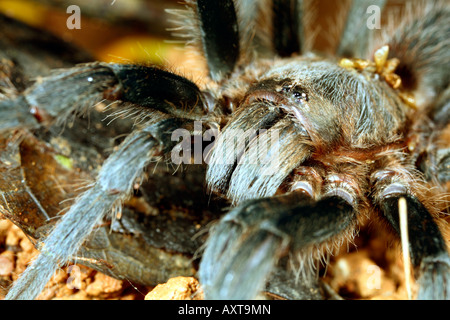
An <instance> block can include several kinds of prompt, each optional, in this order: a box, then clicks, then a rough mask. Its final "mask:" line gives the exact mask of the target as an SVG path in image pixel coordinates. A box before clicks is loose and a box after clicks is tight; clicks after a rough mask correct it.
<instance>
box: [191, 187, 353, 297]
mask: <svg viewBox="0 0 450 320" xmlns="http://www.w3.org/2000/svg"><path fill="white" fill-rule="evenodd" d="M356 215H357V214H356V211H355V210H354V209H353V206H352V205H351V204H349V203H348V202H347V201H346V200H344V199H343V198H340V197H339V196H325V197H323V198H322V199H320V200H319V201H317V202H315V201H313V199H312V198H311V197H310V196H309V195H308V194H307V193H306V192H303V191H293V192H291V193H287V194H284V195H280V196H274V197H269V198H260V199H254V200H248V201H245V202H243V203H241V204H240V205H239V206H237V207H236V208H235V209H233V210H232V211H230V212H229V213H228V214H227V215H226V216H225V217H224V218H223V219H222V220H221V221H220V222H219V224H218V225H217V226H215V227H214V229H213V231H212V233H211V235H210V239H209V240H208V243H207V247H206V250H205V253H204V255H203V259H202V262H201V264H200V271H199V277H200V282H201V283H202V285H203V288H204V292H205V298H206V299H252V298H254V297H255V296H256V295H257V294H258V293H259V292H260V291H261V290H262V289H263V288H264V285H265V282H266V281H267V279H268V276H269V275H270V273H271V272H272V271H273V269H274V267H275V264H276V263H277V262H278V260H279V259H280V258H281V257H283V256H284V255H286V254H287V253H288V252H289V251H290V250H294V251H299V250H304V249H306V248H309V247H310V246H315V245H317V244H320V243H324V242H327V241H329V240H331V239H333V238H335V237H336V236H337V235H339V234H342V233H343V232H345V231H347V230H350V229H351V228H352V227H353V226H354V224H355V221H356ZM302 271H304V270H302ZM309 276H311V275H309ZM307 280H308V279H302V282H305V281H306V282H308V281H307Z"/></svg>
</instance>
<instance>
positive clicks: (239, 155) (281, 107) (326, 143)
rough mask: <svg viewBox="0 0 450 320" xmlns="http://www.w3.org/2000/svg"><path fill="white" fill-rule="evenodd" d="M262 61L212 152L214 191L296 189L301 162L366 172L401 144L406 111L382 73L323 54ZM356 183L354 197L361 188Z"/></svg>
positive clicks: (320, 171) (234, 194)
mask: <svg viewBox="0 0 450 320" xmlns="http://www.w3.org/2000/svg"><path fill="white" fill-rule="evenodd" d="M262 65H263V68H262V69H263V71H262V72H261V73H260V74H259V75H258V76H257V80H255V81H253V82H252V83H251V84H250V85H249V86H248V88H246V91H245V93H244V94H243V95H242V97H240V98H239V99H240V100H239V104H238V107H237V108H236V112H235V113H234V114H233V115H232V117H231V118H230V120H229V122H228V124H227V125H226V126H225V127H224V129H223V131H222V133H221V135H220V137H219V139H218V140H217V143H216V146H215V148H214V149H213V151H212V155H211V160H210V162H209V164H210V166H209V170H208V177H207V179H208V182H209V185H210V187H211V189H212V190H215V191H219V192H225V193H227V196H229V197H230V198H231V199H233V201H235V202H238V201H240V200H243V199H248V198H252V197H258V196H270V195H274V194H276V193H277V192H279V191H283V189H284V191H286V188H287V189H289V188H292V183H293V180H295V179H296V178H295V177H292V174H290V172H292V171H293V170H296V169H298V168H299V167H300V166H302V170H305V169H304V167H305V166H307V167H308V168H314V171H315V172H316V173H317V174H315V175H317V176H324V175H326V174H327V173H329V172H334V173H337V174H342V175H343V176H347V175H348V174H349V172H350V173H351V172H353V173H354V175H361V176H362V175H364V173H365V172H367V170H368V164H373V163H376V161H375V160H377V158H378V155H377V154H380V153H382V152H383V151H385V149H386V148H388V146H395V145H396V144H397V143H399V141H400V139H401V137H402V133H403V130H404V129H405V126H406V125H407V122H406V121H405V119H406V116H407V112H408V108H407V107H406V106H405V104H404V103H403V102H402V100H401V99H400V98H399V97H398V95H397V94H396V93H395V92H394V90H393V89H392V88H391V87H390V86H389V84H388V83H386V82H385V81H383V80H382V79H380V77H379V75H378V74H376V73H373V72H366V71H360V70H359V71H358V70H355V69H352V68H345V67H342V66H340V65H338V64H337V63H334V62H329V61H325V60H320V59H318V58H305V57H297V58H288V59H279V60H276V61H275V62H274V63H272V64H271V66H270V67H267V65H268V64H265V63H263V64H262ZM235 81H236V80H235ZM237 82H238V83H240V79H238V80H237ZM358 168H359V169H358ZM349 170H350V171H349ZM309 174H311V172H309ZM312 176H314V174H313V175H312ZM339 179H341V180H343V179H344V178H339ZM344 180H348V179H344ZM356 180H358V179H357V178H351V179H350V181H353V184H354V188H353V189H355V190H356V191H352V194H354V195H352V196H351V197H352V198H353V197H355V196H356V194H359V193H361V192H363V191H362V190H360V189H361V186H362V185H364V184H363V183H361V182H359V181H356ZM286 181H291V182H290V183H286ZM290 184H291V186H289V185H290ZM350 184H352V183H350ZM297 185H298V184H297ZM315 185H318V184H317V183H315ZM310 189H311V188H310ZM312 189H313V188H312ZM308 192H310V193H315V192H314V190H308Z"/></svg>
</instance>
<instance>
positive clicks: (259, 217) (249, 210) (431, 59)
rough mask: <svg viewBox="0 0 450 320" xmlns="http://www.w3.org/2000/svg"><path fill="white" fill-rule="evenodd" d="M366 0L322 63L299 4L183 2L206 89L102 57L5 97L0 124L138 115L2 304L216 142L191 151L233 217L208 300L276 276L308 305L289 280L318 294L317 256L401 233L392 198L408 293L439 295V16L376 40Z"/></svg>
mask: <svg viewBox="0 0 450 320" xmlns="http://www.w3.org/2000/svg"><path fill="white" fill-rule="evenodd" d="M374 3H375V5H376V6H378V7H379V8H383V7H384V5H385V1H384V0H377V1H374V0H373V1H367V0H354V1H353V3H352V5H351V7H350V10H349V13H348V17H347V22H346V24H345V27H344V29H343V33H342V35H341V40H340V43H339V45H338V47H337V50H336V55H335V57H327V56H323V55H320V54H318V53H313V52H311V51H310V50H309V49H310V48H308V41H307V37H306V36H305V34H306V33H305V31H304V30H305V28H304V24H305V23H304V21H305V14H304V12H305V10H304V6H303V5H304V4H303V1H301V0H298V1H295V0H294V1H293V0H262V1H256V0H249V1H245V0H242V1H241V0H235V1H233V0H223V1H211V0H198V1H196V2H194V1H191V0H189V1H187V3H186V8H185V10H175V11H173V12H172V13H174V15H175V16H176V17H177V23H178V28H176V29H175V30H177V31H179V32H180V33H181V36H183V37H188V42H189V44H191V45H193V46H197V48H199V49H200V50H201V51H202V53H203V56H204V58H205V61H206V64H207V67H208V70H209V81H207V83H206V84H204V85H202V88H200V87H199V86H198V85H197V84H195V83H194V82H192V81H191V80H188V79H187V78H185V77H183V76H180V75H177V74H175V73H171V72H168V71H165V70H162V69H160V68H156V67H152V66H143V65H132V64H129V65H125V64H108V63H99V62H97V63H88V64H83V65H77V66H75V67H73V68H70V69H62V70H58V71H55V72H54V73H53V74H52V75H50V76H48V77H44V78H43V79H40V81H37V82H36V83H35V84H34V85H33V86H31V87H30V88H28V89H27V90H25V91H24V92H23V94H21V95H19V96H18V97H17V98H15V99H10V100H4V101H1V102H0V110H1V108H3V109H5V110H6V109H8V108H15V109H16V110H19V111H22V112H23V113H21V116H20V117H18V118H17V119H8V120H9V122H6V121H2V125H3V126H2V130H5V129H8V127H7V123H11V125H10V126H11V127H13V126H17V125H18V124H19V125H26V126H27V127H30V128H33V127H37V126H40V125H42V124H44V125H45V124H46V121H47V120H48V119H55V118H56V119H60V118H65V117H67V116H68V115H69V114H71V113H73V112H80V111H81V110H82V109H86V108H88V107H90V106H92V105H94V104H95V103H97V102H99V101H102V100H108V101H121V102H123V103H124V104H122V105H121V106H120V108H127V110H129V112H130V114H132V115H134V116H136V117H137V118H138V119H139V124H138V125H137V126H136V128H135V130H134V131H133V132H132V133H131V134H130V135H129V136H128V137H127V138H126V139H125V140H124V141H123V142H122V143H121V145H120V147H119V148H118V149H117V150H116V151H114V152H113V153H112V154H111V155H110V156H109V158H108V159H107V160H106V161H105V163H104V164H103V166H102V168H101V170H100V172H99V174H98V177H97V180H96V182H95V183H94V184H93V185H92V186H91V187H90V188H89V189H88V190H87V191H86V192H84V193H83V194H82V195H81V196H79V198H78V199H77V200H76V202H75V203H74V204H73V205H72V206H71V208H70V210H69V211H68V212H67V213H66V214H65V215H64V216H63V217H62V218H61V220H60V221H59V223H58V224H57V225H56V226H55V228H54V229H53V231H52V232H51V233H50V235H49V236H48V237H47V238H46V239H45V241H44V242H43V243H42V244H41V245H40V251H41V253H40V255H39V257H38V258H37V259H36V260H35V261H34V262H33V264H32V265H31V266H30V267H28V268H27V270H26V271H25V272H24V273H23V275H22V276H21V277H20V278H19V279H18V281H17V282H16V283H15V284H14V286H13V287H12V289H11V290H10V291H9V293H8V295H7V298H9V299H31V298H35V297H36V296H37V294H38V293H39V292H40V291H41V290H42V289H43V287H44V285H45V284H46V283H47V281H48V280H49V279H50V277H51V276H52V274H53V273H54V271H55V270H56V268H57V266H58V265H59V264H60V263H64V262H66V261H68V260H69V259H70V258H71V257H72V256H73V255H75V254H76V252H77V250H78V249H79V248H80V246H81V245H82V244H83V241H84V240H85V239H86V238H87V236H88V235H89V234H90V233H91V232H92V231H93V229H94V227H95V226H96V225H98V224H100V223H101V222H102V220H103V219H104V218H105V217H106V216H107V215H109V214H111V212H113V213H116V212H118V211H120V208H121V205H122V203H123V202H124V201H125V200H126V199H127V198H128V197H129V196H130V194H131V192H132V190H133V187H134V185H135V183H136V181H138V179H139V178H140V177H141V174H142V172H143V170H144V169H145V168H146V166H147V164H149V163H150V162H153V161H157V160H160V159H165V158H164V157H168V156H170V155H171V156H172V160H173V159H174V155H177V154H178V153H179V152H180V150H182V151H183V152H186V154H188V155H189V152H190V151H191V149H190V147H191V144H193V145H194V146H193V150H194V151H195V148H196V147H197V145H196V143H198V142H199V141H200V142H201V141H203V140H205V141H206V140H208V141H211V140H212V136H214V137H215V140H214V144H213V146H212V148H211V147H210V146H209V145H208V146H207V147H204V146H202V147H201V151H202V152H201V155H205V157H202V159H201V160H202V161H203V162H204V163H205V165H206V166H207V172H206V178H205V179H206V183H207V186H208V187H209V190H211V192H216V193H218V194H221V195H223V196H224V197H227V198H228V199H230V200H231V202H232V203H233V207H232V208H231V209H230V210H229V212H228V213H226V214H225V215H224V217H223V218H222V219H221V220H220V221H219V222H218V223H217V224H216V225H214V226H213V227H212V228H211V230H210V234H209V238H208V240H207V242H206V244H205V249H204V252H203V255H202V258H201V263H200V268H199V279H200V282H201V285H202V286H203V290H204V293H205V297H206V298H208V299H250V298H254V297H255V296H256V295H257V294H258V292H260V291H261V290H263V288H264V286H265V285H266V284H267V283H268V282H269V286H272V288H275V289H274V290H275V291H276V287H277V283H279V281H286V282H287V283H290V285H291V287H289V290H291V291H290V292H289V295H290V297H292V298H297V297H305V296H301V295H300V294H299V293H297V292H296V290H297V286H298V287H300V284H298V283H297V282H296V281H291V280H292V279H293V278H295V277H301V280H300V283H303V284H304V283H310V286H311V287H314V284H313V283H314V281H315V276H314V273H313V272H312V270H311V269H312V268H313V266H314V265H315V261H317V259H321V257H322V255H324V254H326V253H327V252H329V251H331V250H332V249H333V247H334V246H336V245H337V244H339V243H341V242H342V241H344V240H346V239H351V238H352V236H353V235H354V234H355V232H356V230H357V226H358V225H359V224H360V223H363V222H364V221H365V220H366V219H371V218H373V217H379V218H380V219H382V220H384V221H386V222H387V225H389V226H390V227H391V228H392V230H393V231H394V232H395V233H399V231H400V226H399V218H398V214H399V209H398V201H399V199H401V198H403V199H405V200H406V204H407V209H408V232H409V236H410V253H411V262H412V265H413V267H414V268H415V274H416V277H417V278H418V283H419V285H420V289H419V293H418V298H419V299H448V298H449V297H450V282H449V278H450V258H449V255H448V252H447V246H446V243H445V240H444V238H443V236H442V235H441V232H440V229H439V226H438V222H436V221H435V220H436V218H437V216H438V215H439V212H438V209H437V206H436V203H435V202H434V201H435V200H434V199H435V198H436V196H437V195H439V193H442V192H443V189H442V187H439V186H441V185H442V184H443V183H445V182H446V181H448V180H450V172H449V170H448V168H449V164H450V149H449V148H448V145H445V143H443V142H440V140H439V137H440V133H441V132H443V130H444V129H445V128H446V127H447V125H448V122H449V114H450V110H449V108H450V104H449V103H448V98H449V94H450V91H449V87H448V86H449V82H448V79H449V77H448V70H449V62H450V41H449V39H448V35H449V34H450V8H449V6H448V4H447V3H445V2H434V3H427V4H425V3H421V4H420V5H418V4H416V3H414V4H412V3H411V5H412V7H413V9H415V10H412V11H413V12H410V13H409V14H407V15H406V18H405V19H404V20H402V21H401V23H399V25H398V26H397V27H396V28H389V32H386V34H385V35H384V36H383V37H381V40H378V41H375V40H374V38H373V31H372V30H371V29H370V28H368V27H367V26H366V18H367V16H366V12H367V8H368V7H369V6H370V5H373V4H374ZM372 56H374V61H372V60H371V57H372ZM30 110H33V114H34V117H33V114H31V113H30V112H29V111H30ZM17 114H18V113H17ZM199 124H200V125H199ZM174 134H175V136H176V138H174ZM180 137H182V138H183V141H182V143H181V144H180V143H179V138H180ZM184 138H185V139H184ZM199 139H200V140H199ZM194 153H195V152H194ZM187 158H188V159H190V157H187ZM183 159H185V158H184V157H183ZM428 183H432V184H434V185H435V186H436V188H432V189H429V188H427V186H428ZM295 264H300V266H301V267H299V268H298V269H299V270H300V271H298V270H297V271H295V270H292V268H290V267H291V266H292V265H295ZM294 269H295V268H294Z"/></svg>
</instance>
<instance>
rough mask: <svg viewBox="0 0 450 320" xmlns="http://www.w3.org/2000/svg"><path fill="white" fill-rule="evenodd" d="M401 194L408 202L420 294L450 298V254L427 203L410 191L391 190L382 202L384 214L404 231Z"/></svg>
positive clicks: (413, 259) (412, 256) (395, 226)
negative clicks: (400, 220)
mask: <svg viewBox="0 0 450 320" xmlns="http://www.w3.org/2000/svg"><path fill="white" fill-rule="evenodd" d="M400 198H405V199H406V203H407V216H408V234H409V248H410V253H411V263H412V265H413V267H414V268H415V273H416V278H417V279H418V284H419V292H418V296H417V298H418V299H419V300H423V299H426V300H430V299H431V300H435V299H445V300H446V299H450V281H449V278H448V274H449V273H450V257H449V255H448V252H447V247H446V244H445V240H444V239H443V237H442V234H441V232H440V230H439V227H438V226H437V225H436V223H435V222H434V219H433V217H432V216H431V215H430V213H429V212H428V210H427V209H426V208H425V206H424V205H423V204H422V203H420V201H419V200H418V199H417V198H416V197H414V196H412V195H410V194H407V193H404V194H391V195H389V196H386V197H385V198H384V199H383V200H382V201H381V203H380V208H381V210H382V212H383V214H384V217H385V218H386V220H387V221H388V222H389V223H390V225H391V226H392V227H393V228H394V230H395V231H396V232H397V234H398V235H400V222H399V208H398V200H399V199H400ZM405 263H406V262H405Z"/></svg>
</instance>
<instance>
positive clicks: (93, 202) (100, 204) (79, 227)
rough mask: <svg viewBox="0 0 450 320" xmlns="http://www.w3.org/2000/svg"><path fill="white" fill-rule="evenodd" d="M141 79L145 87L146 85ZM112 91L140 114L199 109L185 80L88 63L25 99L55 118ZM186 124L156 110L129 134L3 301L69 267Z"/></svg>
mask: <svg viewBox="0 0 450 320" xmlns="http://www.w3.org/2000/svg"><path fill="white" fill-rule="evenodd" d="M125 71H126V72H125ZM99 77H100V79H101V80H99V79H98V78H99ZM137 78H138V79H139V80H138V79H137ZM133 79H134V80H137V81H138V82H139V81H141V82H139V85H141V86H142V88H143V89H145V90H142V91H140V90H139V88H135V87H130V86H131V85H133V83H134V82H133V81H132V80H133ZM142 79H145V80H147V81H148V82H146V83H145V84H144V83H142V81H144V80H142ZM61 81H64V82H65V83H64V86H61V84H62V83H61ZM80 82H81V84H80ZM84 82H87V83H91V84H92V86H89V85H85V83H84ZM111 84H112V86H111ZM111 87H112V88H113V89H114V90H115V92H114V94H113V95H112V94H111V93H108V97H113V98H116V99H119V98H120V99H122V101H125V102H130V103H133V104H136V105H137V106H136V107H139V108H142V109H148V108H145V107H154V109H156V108H160V110H168V109H167V108H169V107H170V108H172V109H171V110H174V106H180V105H183V106H186V105H192V106H193V109H195V108H196V107H197V108H198V107H199V105H201V99H200V98H199V95H200V91H199V89H198V88H197V86H196V85H194V84H193V83H191V82H190V81H188V80H187V79H184V78H182V77H179V76H176V75H173V74H170V73H168V72H166V71H163V70H159V69H156V68H151V67H148V68H146V67H139V66H127V65H109V64H88V65H84V66H81V67H75V68H72V69H69V70H63V71H62V72H60V73H59V74H57V75H53V76H50V77H49V78H44V80H43V82H42V83H37V84H35V85H34V86H33V87H32V88H30V90H27V91H26V92H25V94H24V96H25V98H26V99H27V101H28V102H30V101H31V102H32V105H36V104H37V105H39V106H40V107H41V106H42V108H43V109H44V106H45V107H47V105H46V103H49V104H50V106H49V109H48V110H50V111H52V112H53V111H56V112H55V113H54V114H55V115H58V113H59V112H60V111H63V108H64V107H69V108H70V107H72V103H75V101H72V100H73V99H75V97H78V96H86V95H87V96H88V97H87V98H86V99H87V100H86V101H89V103H90V105H92V103H95V102H96V101H98V100H101V99H102V97H103V96H104V95H105V92H104V91H105V90H109V89H111ZM61 88H69V90H72V91H73V90H75V91H76V92H73V93H76V94H74V95H73V96H72V98H71V96H69V97H66V96H65V95H61V94H60V91H61ZM51 89H55V90H56V92H54V91H52V90H51ZM172 89H173V90H174V94H173V96H171V95H166V96H164V95H161V93H168V91H167V90H169V92H173V91H172ZM131 91H134V92H133V93H131ZM58 93H59V94H58ZM152 93H153V94H154V95H155V96H154V97H153V98H149V97H148V96H147V94H152ZM183 97H184V100H183ZM193 97H195V104H194V102H193V99H194V98H193ZM172 98H173V99H172ZM171 99H172V100H171ZM86 101H84V102H86ZM58 105H59V106H58ZM168 106H169V107H168ZM72 108H73V107H72ZM200 109H201V107H200ZM147 111H150V110H147ZM175 111H176V110H175ZM185 122H186V121H185V119H181V118H176V117H173V116H170V115H167V114H164V113H161V112H158V111H155V113H154V114H153V119H151V121H149V122H148V123H147V124H144V125H143V126H141V127H140V128H138V129H136V130H135V131H134V132H132V133H131V134H130V135H129V136H128V137H127V138H126V139H125V140H124V141H123V142H122V143H121V145H120V147H119V148H118V150H117V151H115V152H114V153H112V154H111V155H110V156H109V157H108V159H107V160H106V161H105V163H104V165H103V166H102V169H101V170H100V172H99V174H98V178H97V181H96V183H95V184H94V185H93V186H92V187H91V188H90V189H89V190H87V191H86V192H85V193H83V194H82V195H81V196H80V197H79V198H78V199H77V200H76V202H75V203H74V204H73V205H72V207H71V208H70V210H69V211H68V212H67V213H66V214H65V215H64V216H63V217H62V218H61V220H60V221H59V222H58V224H57V225H56V227H55V229H54V230H53V231H52V232H51V233H50V235H49V236H48V237H47V238H46V240H45V241H44V243H43V244H42V245H41V246H40V250H41V254H40V255H39V256H38V257H37V259H36V260H35V261H34V262H33V263H32V264H31V265H30V266H29V268H27V269H26V271H25V272H24V273H23V274H22V275H21V276H20V277H19V279H18V280H17V281H16V282H15V283H14V285H13V287H12V288H11V290H10V291H9V293H8V295H7V296H6V299H34V298H36V297H37V295H38V294H39V293H40V292H41V291H42V290H43V288H44V286H45V284H46V283H47V282H48V281H49V280H50V278H51V276H52V275H53V273H54V272H55V270H56V269H57V267H58V266H59V265H61V264H64V263H66V262H68V261H69V260H70V259H71V258H72V257H73V256H74V255H75V254H76V253H77V251H78V249H79V248H80V246H81V245H82V243H83V241H84V240H85V239H86V238H87V237H88V236H89V234H90V233H91V232H92V230H93V228H94V227H95V226H96V225H98V224H99V223H101V221H102V219H103V218H104V217H105V216H106V215H107V214H110V213H111V212H112V211H114V210H116V209H120V208H121V205H122V202H123V201H124V200H126V199H127V198H128V197H129V196H130V194H131V192H132V190H133V185H134V182H135V181H136V179H137V178H139V177H140V176H141V173H142V171H143V170H144V168H145V167H146V165H147V164H148V163H149V162H151V161H158V160H159V159H161V157H162V156H163V155H164V154H165V153H167V152H169V151H170V150H171V149H172V148H173V147H174V146H175V144H176V141H172V140H171V133H172V132H173V131H174V130H176V129H178V128H182V127H183V126H184V124H185Z"/></svg>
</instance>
